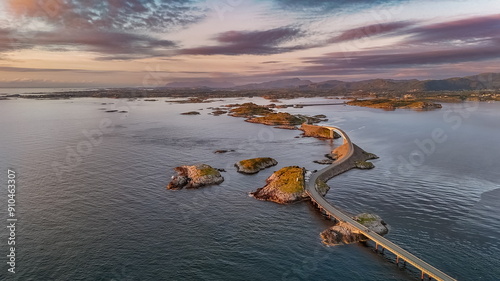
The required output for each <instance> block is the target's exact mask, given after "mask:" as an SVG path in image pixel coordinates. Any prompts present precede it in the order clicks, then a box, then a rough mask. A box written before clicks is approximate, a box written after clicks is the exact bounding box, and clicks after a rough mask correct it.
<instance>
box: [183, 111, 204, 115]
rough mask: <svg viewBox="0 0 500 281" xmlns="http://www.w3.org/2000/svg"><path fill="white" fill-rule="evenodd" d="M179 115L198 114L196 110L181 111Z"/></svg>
mask: <svg viewBox="0 0 500 281" xmlns="http://www.w3.org/2000/svg"><path fill="white" fill-rule="evenodd" d="M181 115H200V113H199V112H198V111H189V112H183V113H181Z"/></svg>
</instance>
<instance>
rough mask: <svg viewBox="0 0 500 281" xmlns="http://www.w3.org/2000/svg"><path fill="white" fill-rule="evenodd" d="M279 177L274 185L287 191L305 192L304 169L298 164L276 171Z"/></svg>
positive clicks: (275, 174) (276, 175)
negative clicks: (297, 165)
mask: <svg viewBox="0 0 500 281" xmlns="http://www.w3.org/2000/svg"><path fill="white" fill-rule="evenodd" d="M273 176H275V177H276V178H277V179H276V181H274V182H273V185H274V186H275V187H276V188H277V189H279V190H280V191H282V192H285V193H301V192H304V169H302V168H300V167H296V166H292V167H284V168H281V169H280V170H279V171H276V172H274V174H273Z"/></svg>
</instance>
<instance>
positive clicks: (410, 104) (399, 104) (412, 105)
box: [347, 99, 442, 110]
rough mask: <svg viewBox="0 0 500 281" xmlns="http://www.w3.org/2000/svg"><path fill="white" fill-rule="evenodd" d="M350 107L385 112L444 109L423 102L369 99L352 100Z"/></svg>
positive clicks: (431, 103) (435, 104)
mask: <svg viewBox="0 0 500 281" xmlns="http://www.w3.org/2000/svg"><path fill="white" fill-rule="evenodd" d="M347 104H348V105H354V106H363V107H372V108H382V109H385V110H395V109H397V108H405V109H414V110H432V109H436V108H442V106H441V104H439V103H433V102H430V101H423V100H414V99H410V100H404V99H368V100H358V99H355V100H352V101H348V102H347Z"/></svg>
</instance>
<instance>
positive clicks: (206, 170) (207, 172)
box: [198, 165, 220, 177]
mask: <svg viewBox="0 0 500 281" xmlns="http://www.w3.org/2000/svg"><path fill="white" fill-rule="evenodd" d="M198 175H199V176H201V177H202V176H220V173H219V171H217V169H214V168H212V167H210V166H208V165H203V166H201V167H199V168H198Z"/></svg>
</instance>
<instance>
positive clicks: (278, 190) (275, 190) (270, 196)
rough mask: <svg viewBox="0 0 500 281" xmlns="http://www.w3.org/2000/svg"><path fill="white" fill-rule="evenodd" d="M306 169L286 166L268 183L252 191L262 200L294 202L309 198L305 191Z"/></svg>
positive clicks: (282, 202)
mask: <svg viewBox="0 0 500 281" xmlns="http://www.w3.org/2000/svg"><path fill="white" fill-rule="evenodd" d="M304 174H305V169H304V168H300V167H297V166H290V167H284V168H281V169H280V170H278V171H276V172H274V173H273V174H272V175H271V176H270V177H269V178H267V180H266V185H265V186H264V187H261V188H259V189H257V190H256V191H255V192H252V193H251V195H252V196H253V197H255V198H257V199H260V200H267V201H273V202H276V203H280V204H286V203H292V202H296V201H300V200H303V199H305V198H308V196H307V194H306V192H305V186H304V185H305V182H304Z"/></svg>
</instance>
